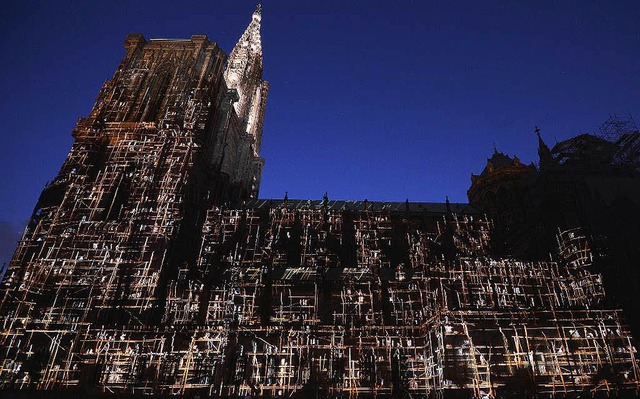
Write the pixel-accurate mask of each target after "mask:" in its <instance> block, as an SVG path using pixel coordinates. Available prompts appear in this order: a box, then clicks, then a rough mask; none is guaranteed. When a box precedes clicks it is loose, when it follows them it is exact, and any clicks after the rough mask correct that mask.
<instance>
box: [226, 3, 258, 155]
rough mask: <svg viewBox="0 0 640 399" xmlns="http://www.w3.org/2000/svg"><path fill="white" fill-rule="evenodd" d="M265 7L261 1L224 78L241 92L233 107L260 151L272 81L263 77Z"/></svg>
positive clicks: (231, 87) (234, 51)
mask: <svg viewBox="0 0 640 399" xmlns="http://www.w3.org/2000/svg"><path fill="white" fill-rule="evenodd" d="M261 22H262V6H261V5H260V4H258V6H257V7H256V10H255V11H254V12H253V14H252V15H251V22H250V23H249V26H247V29H245V31H244V33H243V34H242V36H241V37H240V40H238V43H236V45H235V47H234V48H233V50H232V51H231V54H230V55H229V60H228V61H227V69H226V70H225V72H224V78H225V81H226V82H227V87H229V88H230V89H235V90H236V91H237V93H238V98H239V100H238V102H236V103H235V104H234V105H233V107H234V108H235V111H236V113H237V115H238V118H239V119H240V122H241V124H242V128H243V130H244V131H246V132H247V133H249V134H250V135H251V136H252V137H254V139H255V141H254V145H253V149H254V153H255V155H256V156H259V154H260V147H261V142H262V125H263V119H264V110H265V104H266V100H267V93H268V91H269V84H268V83H267V82H265V81H263V80H262V39H261V37H260V25H261Z"/></svg>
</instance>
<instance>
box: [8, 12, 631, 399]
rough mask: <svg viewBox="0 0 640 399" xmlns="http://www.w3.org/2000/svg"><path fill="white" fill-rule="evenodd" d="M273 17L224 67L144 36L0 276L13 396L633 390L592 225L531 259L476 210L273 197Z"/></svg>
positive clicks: (522, 174) (521, 175) (479, 184)
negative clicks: (269, 103)
mask: <svg viewBox="0 0 640 399" xmlns="http://www.w3.org/2000/svg"><path fill="white" fill-rule="evenodd" d="M260 24H261V13H260V9H259V8H258V10H256V12H254V14H253V15H252V21H251V23H250V25H249V27H248V28H247V30H246V31H245V33H244V34H243V35H242V37H241V39H240V41H239V42H238V44H237V45H236V47H235V48H234V49H233V51H232V52H231V55H230V56H229V58H228V60H227V58H226V56H225V54H224V53H223V52H222V51H221V50H220V49H219V48H218V47H217V45H216V44H215V43H212V42H210V41H209V40H208V39H207V38H206V37H205V36H201V35H196V36H192V37H191V39H189V40H175V39H166V40H165V39H162V40H151V41H147V40H145V39H144V38H143V37H142V36H141V35H131V36H129V37H128V38H127V41H126V42H125V48H126V54H125V56H124V59H123V61H122V63H121V64H120V66H119V67H118V69H117V71H116V72H115V74H114V77H113V78H112V79H111V80H110V81H108V82H107V83H106V84H105V85H104V87H103V88H102V90H101V92H100V94H99V96H98V100H97V101H96V104H95V106H94V108H93V109H92V111H91V113H90V115H89V117H88V118H82V119H80V120H79V121H78V125H77V127H76V128H75V129H74V131H73V135H74V138H75V142H74V144H73V147H72V149H71V151H70V153H69V156H68V157H67V159H66V161H65V163H64V164H63V166H62V169H61V170H60V172H59V174H58V176H57V177H56V179H55V180H54V181H53V182H51V183H50V184H48V185H47V186H46V187H45V189H44V190H43V192H42V195H41V197H40V199H39V201H38V203H37V205H36V207H35V211H34V213H33V216H32V218H31V220H30V222H29V225H28V226H27V229H26V231H25V233H24V235H23V237H22V240H21V241H20V243H19V245H18V248H17V249H16V251H15V253H14V256H13V258H12V261H11V264H10V266H9V270H8V273H7V277H6V278H5V280H4V281H3V287H2V291H1V292H0V325H1V326H2V330H1V333H2V334H1V335H0V389H2V390H3V391H2V393H3V394H6V395H13V396H14V397H28V396H30V395H35V394H36V393H37V391H48V392H47V396H50V397H54V396H59V397H66V396H69V395H74V396H76V397H77V396H88V397H91V396H100V397H105V396H109V397H126V396H129V395H130V396H136V395H176V396H180V397H205V396H206V397H247V396H268V397H276V396H288V397H289V396H292V397H300V398H307V397H314V396H315V397H350V398H353V397H413V398H417V397H474V398H481V397H483V398H484V397H498V396H500V397H509V396H510V397H527V396H529V397H533V396H536V397H556V396H562V397H569V396H578V395H582V394H584V393H590V394H596V395H601V394H604V395H615V394H621V395H626V394H629V395H633V394H634V393H635V392H637V390H638V388H639V387H640V386H639V381H640V378H639V376H640V371H639V368H638V360H637V358H636V356H637V352H636V349H635V347H634V343H633V340H632V337H631V334H630V332H629V329H628V328H627V327H626V325H625V319H624V317H623V316H622V313H621V311H620V310H619V309H616V308H615V307H611V306H609V305H608V303H607V302H606V301H605V299H606V297H605V293H604V289H603V285H602V282H601V279H600V275H599V274H598V272H597V270H595V269H594V265H593V255H592V251H591V245H590V240H589V238H588V237H587V236H586V235H585V234H583V232H582V230H580V229H577V228H572V229H568V230H563V231H561V232H556V231H555V230H554V231H553V232H551V233H550V237H551V238H552V239H553V240H555V250H554V255H553V257H552V259H549V258H548V257H547V256H546V254H545V257H543V258H537V259H530V260H526V261H525V260H515V259H513V258H511V257H506V256H500V255H497V254H496V253H494V252H495V250H494V248H493V245H492V240H493V238H492V234H493V229H494V222H493V221H492V220H491V219H488V218H487V217H486V216H485V215H483V214H482V213H480V212H479V211H478V210H477V209H475V208H474V207H472V206H469V205H467V204H456V203H450V202H449V201H448V200H447V201H446V202H445V203H425V202H409V201H408V200H407V201H405V202H401V203H394V202H389V203H383V202H369V201H367V200H364V201H334V200H330V199H329V197H328V194H325V196H324V198H323V199H322V200H321V201H315V200H293V199H289V198H288V196H286V195H285V198H284V199H283V200H262V199H257V193H258V189H259V184H260V175H261V171H262V167H263V164H264V161H263V160H262V159H261V158H260V147H261V140H262V126H263V118H264V113H265V101H266V97H267V91H268V85H267V84H266V83H265V82H264V81H263V80H262V50H261V43H260ZM536 173H537V172H536V170H535V168H534V167H532V166H524V165H521V164H520V163H519V161H518V160H517V158H513V159H511V158H508V157H506V156H505V155H503V154H500V153H498V152H497V151H496V153H495V154H494V155H493V157H492V158H491V160H490V161H489V164H488V166H487V169H486V170H485V171H484V172H483V173H482V174H481V175H480V176H478V177H476V178H474V183H475V186H474V187H473V190H475V191H473V192H474V193H475V194H474V198H476V197H477V198H479V199H480V200H479V203H482V201H489V200H491V201H493V202H492V205H491V206H492V207H494V208H492V209H496V210H499V209H500V207H501V206H502V205H501V204H502V202H500V201H502V196H503V194H504V195H506V196H509V195H511V194H509V190H506V191H505V190H501V187H500V182H505V181H506V182H507V183H506V184H507V187H508V188H509V189H510V190H516V191H517V190H519V188H520V187H522V186H523V183H522V182H523V181H527V179H530V178H531V176H533V175H535V174H536ZM505 193H506V194H505ZM517 201H518V200H517V197H515V196H513V195H511V197H509V198H508V202H507V204H512V203H515V202H517ZM228 204H233V206H231V205H228ZM517 215H518V214H517V212H513V216H512V217H511V219H506V220H508V221H510V222H509V223H515V222H516V221H519V220H520V219H519V218H520V216H517ZM523 220H526V218H525V219H523ZM500 223H502V222H500ZM514 229H515V228H514ZM501 250H502V251H508V250H509V249H508V247H506V246H503V247H501ZM110 395H111V396H110Z"/></svg>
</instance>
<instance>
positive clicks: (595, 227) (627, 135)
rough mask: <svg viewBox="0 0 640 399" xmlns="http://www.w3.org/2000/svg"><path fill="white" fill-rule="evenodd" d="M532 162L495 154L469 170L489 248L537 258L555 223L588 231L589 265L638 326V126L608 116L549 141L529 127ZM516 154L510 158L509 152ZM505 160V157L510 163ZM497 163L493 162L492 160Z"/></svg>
mask: <svg viewBox="0 0 640 399" xmlns="http://www.w3.org/2000/svg"><path fill="white" fill-rule="evenodd" d="M536 134H537V138H538V155H539V166H538V168H535V167H533V166H528V167H526V168H525V167H522V166H521V167H517V166H516V165H515V164H516V163H517V162H516V161H515V160H513V161H509V159H510V158H508V159H507V158H504V156H502V155H496V154H494V157H493V158H492V160H493V159H494V158H496V157H497V156H500V159H501V160H502V161H501V163H500V164H496V163H495V162H494V161H492V160H489V161H488V165H487V168H485V171H483V173H482V175H481V176H479V177H476V176H472V184H471V187H470V189H469V191H468V196H469V202H470V203H471V204H472V205H473V206H474V207H476V208H477V209H479V210H481V211H483V212H486V213H487V214H488V215H489V216H490V217H491V218H492V219H493V220H494V221H495V230H494V232H495V234H494V236H493V239H494V245H493V250H494V253H496V254H497V255H500V256H516V257H518V258H524V259H540V258H543V257H544V256H545V254H548V253H550V252H553V251H554V248H555V247H556V246H557V241H556V240H555V239H554V236H555V235H556V234H557V232H558V229H560V230H570V229H573V228H576V227H581V228H582V229H584V230H585V232H586V233H587V234H588V235H589V236H590V237H591V241H592V244H593V246H594V250H595V255H596V258H595V261H594V264H595V270H597V271H598V272H600V273H602V274H603V277H604V284H605V287H606V288H607V291H608V292H609V293H610V294H609V298H610V299H611V300H612V301H613V303H615V304H620V305H622V306H623V307H624V309H625V311H626V312H627V314H628V315H629V316H630V319H629V320H630V323H631V325H632V327H633V331H634V332H635V334H636V335H637V334H640V318H639V317H637V316H635V315H638V314H640V301H638V300H637V297H636V293H637V292H638V290H640V274H639V273H640V272H639V271H638V268H637V267H635V264H637V262H638V260H639V259H640V249H639V248H640V246H638V244H637V243H638V242H640V229H639V228H638V226H640V217H639V216H638V215H640V174H639V171H640V169H638V165H640V152H639V151H638V148H639V147H638V143H639V142H640V141H639V138H640V133H639V132H638V129H637V127H636V126H635V123H634V122H633V120H632V119H631V118H620V117H616V116H612V117H610V118H609V119H608V120H607V121H606V122H605V123H604V124H603V126H602V128H601V130H600V133H599V134H597V135H596V134H587V133H583V134H579V135H577V136H575V137H572V138H569V139H567V140H565V141H562V142H559V143H556V144H555V145H554V146H553V148H552V149H549V147H548V146H547V145H546V144H545V142H544V140H543V139H542V137H541V135H540V130H539V129H536ZM516 159H517V158H516ZM509 162H512V163H509ZM493 165H496V166H497V167H494V166H493Z"/></svg>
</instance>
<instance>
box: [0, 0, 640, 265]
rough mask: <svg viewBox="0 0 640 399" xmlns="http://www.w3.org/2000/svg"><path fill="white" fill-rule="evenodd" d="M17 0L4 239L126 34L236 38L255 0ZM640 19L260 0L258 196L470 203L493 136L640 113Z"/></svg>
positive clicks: (478, 6)
mask: <svg viewBox="0 0 640 399" xmlns="http://www.w3.org/2000/svg"><path fill="white" fill-rule="evenodd" d="M10 3H11V4H4V5H3V9H2V10H1V11H0V17H1V20H2V21H3V24H2V27H1V28H0V29H1V31H2V32H1V33H2V34H1V35H0V43H1V44H0V45H1V46H2V54H3V57H2V59H3V62H2V63H0V88H1V89H2V96H0V101H1V109H2V113H3V117H2V118H1V119H0V132H1V133H0V134H1V140H2V147H3V150H4V151H3V155H2V157H0V163H1V166H0V168H1V170H2V173H1V174H0V187H1V190H0V243H2V242H6V241H11V240H15V236H16V234H19V231H20V229H21V228H22V226H23V225H24V223H25V221H26V220H27V219H28V218H29V216H30V214H31V211H32V209H33V206H34V205H35V203H36V201H37V197H38V195H39V193H40V191H41V190H42V188H43V186H44V184H45V183H46V182H47V181H49V180H52V179H53V178H54V177H55V175H56V173H57V171H58V169H59V167H60V165H61V164H62V162H63V160H64V158H65V156H66V154H67V152H68V150H69V148H70V147H71V143H72V138H71V130H72V128H73V126H74V124H75V121H76V119H77V118H78V117H82V116H86V115H88V113H89V110H90V109H91V106H92V105H93V101H94V100H95V97H96V95H97V94H98V91H99V89H100V87H101V85H102V84H103V82H104V81H105V80H106V79H108V78H110V77H111V76H112V75H113V72H114V71H115V68H116V66H117V65H118V63H119V61H120V59H121V58H122V56H123V55H124V47H123V44H122V43H123V41H124V39H125V38H126V35H127V34H128V33H134V32H136V33H143V34H144V35H145V37H146V38H147V39H149V38H188V37H190V36H191V35H192V34H200V33H204V34H207V35H208V36H209V39H210V40H212V41H216V42H218V43H219V44H220V46H221V47H222V48H223V49H224V50H225V51H227V52H229V51H230V50H231V49H232V47H233V44H234V43H235V41H236V40H237V39H238V38H239V37H240V35H241V34H242V32H243V31H244V29H245V27H246V26H247V24H248V23H249V22H250V19H251V13H252V12H253V10H254V8H255V4H256V2H255V1H237V0H234V1H214V0H208V1H201V2H190V1H164V0H156V1H153V2H151V1H149V2H145V1H136V2H131V3H127V2H122V1H102V2H98V1H49V2H42V3H40V2H34V1H26V2H17V1H13V2H10ZM639 21H640V1H637V0H635V1H620V2H618V1H600V2H594V1H571V2H570V1H562V2H558V1H553V2H551V1H536V2H533V1H527V2H524V1H513V2H507V1H467V2H452V1H439V2H431V1H372V0H369V1H359V2H354V1H265V2H264V3H263V19H262V22H263V24H262V38H263V50H264V70H265V71H264V78H265V79H266V80H268V81H269V82H270V84H271V91H270V94H269V99H268V102H267V113H266V121H265V128H264V139H263V153H262V155H263V157H264V158H265V159H266V165H265V170H264V175H263V180H262V187H261V197H263V198H269V197H273V198H281V197H282V196H283V195H284V192H285V191H288V192H289V197H290V198H312V199H320V198H321V197H322V195H323V194H324V192H325V191H328V192H329V197H330V198H331V199H359V200H361V199H364V198H368V199H369V200H381V201H382V200H387V201H404V200H405V199H406V198H408V199H409V200H415V201H444V198H445V195H448V196H449V198H450V199H451V201H455V202H464V201H466V190H467V189H468V187H469V184H470V175H471V173H472V172H475V173H479V172H480V171H481V170H482V168H483V167H484V165H485V163H486V159H487V157H489V156H490V155H491V153H492V152H493V145H494V143H495V145H496V146H497V149H498V150H499V151H501V152H504V153H507V154H509V155H514V154H515V155H518V157H520V159H521V160H522V161H523V162H527V163H529V162H532V161H536V144H537V141H536V138H535V134H534V132H533V129H534V126H536V125H539V126H540V127H541V129H542V136H543V138H544V139H546V140H547V143H548V144H550V145H553V144H554V143H555V141H556V140H563V139H566V138H568V137H571V136H573V135H575V134H577V133H580V132H595V131H597V129H598V127H599V125H600V124H601V123H602V122H603V121H604V120H605V119H606V118H607V117H608V116H609V114H614V113H615V114H619V115H629V114H631V115H632V116H633V117H635V118H636V119H640V101H639V100H640V73H639V72H640V57H639V55H638V51H639V50H640V23H639ZM638 122H640V121H638ZM5 246H6V245H5ZM9 246H10V247H12V246H13V245H9ZM3 248H4V247H3V246H2V245H0V250H2V251H5V252H6V250H5V249H3ZM3 257H4V258H6V257H7V255H5V254H2V253H0V263H1V262H2V261H3Z"/></svg>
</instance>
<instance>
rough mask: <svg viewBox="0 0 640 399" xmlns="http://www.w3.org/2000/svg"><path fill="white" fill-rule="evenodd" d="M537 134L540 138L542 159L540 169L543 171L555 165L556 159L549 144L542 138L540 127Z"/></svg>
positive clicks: (539, 151) (539, 150)
mask: <svg viewBox="0 0 640 399" xmlns="http://www.w3.org/2000/svg"><path fill="white" fill-rule="evenodd" d="M535 132H536V136H538V157H539V158H540V169H543V168H546V167H548V166H551V165H552V164H553V163H555V159H554V158H553V155H552V154H551V150H550V149H549V147H548V146H547V144H545V142H544V140H542V136H540V128H539V127H538V126H536V129H535Z"/></svg>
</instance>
